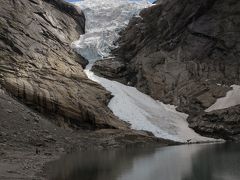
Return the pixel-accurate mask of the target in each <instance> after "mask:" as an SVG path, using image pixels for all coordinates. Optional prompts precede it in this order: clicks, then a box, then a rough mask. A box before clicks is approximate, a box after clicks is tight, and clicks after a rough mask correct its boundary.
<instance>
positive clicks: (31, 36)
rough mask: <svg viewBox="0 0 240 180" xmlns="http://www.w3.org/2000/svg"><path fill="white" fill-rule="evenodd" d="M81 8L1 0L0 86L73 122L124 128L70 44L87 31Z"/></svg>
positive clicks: (55, 1) (58, 0) (54, 0)
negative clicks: (87, 74) (89, 77)
mask: <svg viewBox="0 0 240 180" xmlns="http://www.w3.org/2000/svg"><path fill="white" fill-rule="evenodd" d="M84 26H85V17H84V15H83V13H82V12H81V10H80V9H78V8H77V7H74V6H72V5H70V4H69V3H66V2H64V1H62V0H11V1H9V0H1V7H0V75H1V86H2V88H4V89H5V90H6V91H7V92H9V93H10V94H12V95H14V96H15V97H17V98H18V99H19V100H21V101H23V102H24V103H26V104H27V105H29V106H30V107H33V108H35V109H37V110H39V111H41V112H45V113H48V114H52V115H57V117H56V119H57V120H58V121H57V120H56V121H57V122H59V123H61V122H63V121H65V122H67V123H68V124H69V125H71V126H77V127H79V126H83V127H88V128H89V127H114V128H125V127H126V125H125V124H124V123H122V122H121V121H119V120H118V119H117V118H116V117H115V116H114V115H113V114H112V112H111V111H110V110H109V109H108V108H107V103H108V101H109V99H110V98H111V95H110V93H109V92H107V91H106V90H105V89H104V88H103V87H101V86H100V85H98V84H96V83H95V82H93V81H91V80H89V79H88V78H87V77H86V75H85V73H84V72H83V67H85V65H86V64H87V61H86V60H85V59H84V58H82V57H80V56H79V55H77V53H75V52H73V51H72V49H71V47H70V44H71V42H73V41H74V40H76V39H78V38H79V35H80V34H81V33H83V32H84Z"/></svg>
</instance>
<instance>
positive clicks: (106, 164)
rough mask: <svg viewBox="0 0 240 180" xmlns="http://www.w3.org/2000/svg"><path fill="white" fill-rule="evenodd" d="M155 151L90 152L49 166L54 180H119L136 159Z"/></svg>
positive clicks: (71, 156)
mask: <svg viewBox="0 0 240 180" xmlns="http://www.w3.org/2000/svg"><path fill="white" fill-rule="evenodd" d="M154 151H155V149H144V150H143V149H123V150H111V151H90V152H81V153H75V154H71V155H67V156H65V157H63V158H61V159H60V160H58V161H55V162H52V163H49V164H48V165H47V173H49V174H50V175H49V177H50V179H52V180H65V179H71V180H79V179H80V180H107V179H111V180H117V179H118V177H119V175H121V174H122V173H123V172H124V171H126V170H128V169H131V168H132V166H133V161H134V159H135V158H139V157H144V156H149V155H150V154H152V153H154Z"/></svg>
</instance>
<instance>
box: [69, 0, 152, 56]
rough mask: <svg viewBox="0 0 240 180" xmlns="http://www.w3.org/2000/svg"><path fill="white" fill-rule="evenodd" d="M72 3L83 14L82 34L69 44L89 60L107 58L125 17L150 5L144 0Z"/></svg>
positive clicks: (89, 0)
mask: <svg viewBox="0 0 240 180" xmlns="http://www.w3.org/2000/svg"><path fill="white" fill-rule="evenodd" d="M75 4H76V5H78V6H80V7H81V9H82V10H83V11H84V14H85V16H86V33H85V34H84V35H81V36H80V39H79V40H78V41H75V42H73V43H72V47H73V48H74V49H76V50H77V52H78V53H80V54H81V55H82V56H83V57H85V58H86V59H88V60H90V61H93V60H97V59H101V58H103V57H108V56H109V55H110V54H109V53H110V51H111V50H112V49H114V48H116V47H117V46H116V45H115V44H114V42H115V41H116V40H117V39H118V37H119V35H118V33H119V32H120V30H122V29H123V28H124V27H125V26H126V25H127V24H128V21H129V19H130V18H131V17H133V16H134V15H137V14H138V13H139V11H140V10H141V9H143V8H146V7H148V6H150V5H151V4H150V3H149V2H148V1H146V0H140V1H128V0H84V1H80V2H77V3H75Z"/></svg>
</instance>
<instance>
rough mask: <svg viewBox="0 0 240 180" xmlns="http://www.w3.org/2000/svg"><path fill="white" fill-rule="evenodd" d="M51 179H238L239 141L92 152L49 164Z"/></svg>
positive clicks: (66, 157)
mask: <svg viewBox="0 0 240 180" xmlns="http://www.w3.org/2000/svg"><path fill="white" fill-rule="evenodd" d="M47 173H48V174H49V179H52V180H239V179H240V144H199V145H184V146H172V147H165V148H157V149H153V148H150V149H139V148H135V149H134V148H132V149H124V150H114V151H98V152H96V151H91V152H84V153H77V154H72V155H68V156H65V157H63V158H61V159H60V160H58V161H55V162H52V163H50V164H48V166H47Z"/></svg>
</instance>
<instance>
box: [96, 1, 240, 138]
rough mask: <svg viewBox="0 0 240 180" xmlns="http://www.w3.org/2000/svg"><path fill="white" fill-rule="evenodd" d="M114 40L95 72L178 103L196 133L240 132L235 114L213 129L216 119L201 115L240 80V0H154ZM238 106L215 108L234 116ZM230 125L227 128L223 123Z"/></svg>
mask: <svg viewBox="0 0 240 180" xmlns="http://www.w3.org/2000/svg"><path fill="white" fill-rule="evenodd" d="M116 43H118V45H119V48H117V49H115V50H114V51H113V52H112V54H113V55H115V58H114V59H107V60H103V61H98V62H97V63H96V64H95V66H94V67H93V69H94V71H95V72H96V73H97V74H98V75H102V76H105V77H107V78H110V79H114V80H117V81H120V82H123V83H126V84H129V85H132V86H135V87H137V88H138V89H139V90H140V91H142V92H144V93H147V94H149V95H151V96H152V97H153V98H155V99H158V100H161V101H163V102H165V103H170V104H174V105H177V106H178V110H180V111H183V112H186V113H188V114H190V117H189V122H190V124H191V123H194V124H191V127H193V128H194V129H195V130H197V131H198V132H199V133H202V134H204V135H210V136H211V133H209V132H212V135H214V136H215V137H224V138H226V139H227V138H230V137H232V135H233V134H234V135H236V134H239V133H240V132H239V130H238V129H239V128H234V127H235V126H236V124H238V126H239V121H238V120H236V121H235V123H230V124H229V126H225V125H224V124H225V122H222V125H221V128H222V130H219V132H220V133H219V132H218V133H215V130H214V128H215V129H216V128H217V129H220V128H219V124H217V123H216V122H215V121H211V119H212V116H210V115H204V114H205V113H204V109H206V108H208V107H209V106H211V105H212V104H213V103H214V102H215V101H216V99H217V98H219V97H222V96H225V94H226V92H227V91H228V90H229V89H230V87H229V85H232V84H240V75H239V74H240V46H239V44H240V2H239V1H238V0H199V1H194V0H160V1H157V2H156V5H153V6H152V7H150V8H147V9H144V10H143V11H142V12H141V13H140V16H139V17H135V18H133V19H132V20H131V21H130V22H129V25H128V27H127V28H126V29H125V30H124V31H122V32H121V37H120V39H119V40H118V41H117V42H116ZM238 109H239V108H237V107H233V108H231V110H225V111H221V112H218V111H216V112H215V114H216V113H217V114H218V115H216V116H221V117H222V116H224V115H226V114H228V113H229V112H231V113H232V115H231V118H233V119H235V118H236V117H237V115H236V114H238V113H237V112H238ZM235 110H236V111H237V112H235ZM238 115H239V114H238ZM229 118H230V117H229ZM206 119H207V120H206ZM219 119H220V120H219V121H221V120H223V119H225V120H226V119H227V117H224V118H223V119H222V118H219ZM196 121H198V122H199V123H198V124H201V128H199V127H197V123H196ZM223 121H224V120H223ZM209 123H211V126H209ZM229 127H231V128H232V129H231V133H230V132H229V131H228V130H227V129H225V128H229ZM210 129H211V130H210ZM223 131H224V133H221V132H223ZM223 134H224V135H223Z"/></svg>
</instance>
